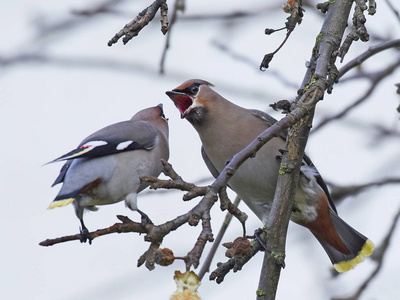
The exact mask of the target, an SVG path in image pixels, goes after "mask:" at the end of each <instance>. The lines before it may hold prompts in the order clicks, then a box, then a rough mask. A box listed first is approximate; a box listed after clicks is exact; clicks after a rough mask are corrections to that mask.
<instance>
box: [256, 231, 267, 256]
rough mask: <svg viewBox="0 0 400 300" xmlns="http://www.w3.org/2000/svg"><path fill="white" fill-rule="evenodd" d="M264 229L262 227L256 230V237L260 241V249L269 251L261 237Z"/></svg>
mask: <svg viewBox="0 0 400 300" xmlns="http://www.w3.org/2000/svg"><path fill="white" fill-rule="evenodd" d="M263 232H264V230H263V229H262V228H258V229H256V230H255V231H254V238H255V239H256V240H257V241H258V242H259V243H260V245H261V249H260V251H268V252H270V251H269V250H268V249H267V245H265V243H264V241H263V239H262V238H261V235H262V234H263Z"/></svg>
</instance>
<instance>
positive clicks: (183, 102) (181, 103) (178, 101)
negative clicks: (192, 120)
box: [173, 94, 193, 115]
mask: <svg viewBox="0 0 400 300" xmlns="http://www.w3.org/2000/svg"><path fill="white" fill-rule="evenodd" d="M173 100H174V103H175V106H176V107H177V108H178V109H179V111H180V113H181V115H184V114H185V112H186V111H187V109H188V108H189V107H190V106H191V105H192V104H193V101H192V98H190V97H189V96H187V95H184V94H182V95H179V94H175V95H174V99H173Z"/></svg>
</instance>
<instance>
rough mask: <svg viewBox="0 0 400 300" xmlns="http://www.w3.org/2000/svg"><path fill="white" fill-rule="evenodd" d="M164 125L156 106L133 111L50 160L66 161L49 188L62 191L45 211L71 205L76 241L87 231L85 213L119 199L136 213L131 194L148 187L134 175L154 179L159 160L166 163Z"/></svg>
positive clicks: (158, 169)
mask: <svg viewBox="0 0 400 300" xmlns="http://www.w3.org/2000/svg"><path fill="white" fill-rule="evenodd" d="M168 157H169V147H168V122H167V119H166V118H165V116H164V112H163V106H162V104H159V105H157V106H154V107H150V108H146V109H143V110H141V111H139V112H138V113H136V114H135V115H134V116H133V117H132V118H131V119H130V120H129V121H123V122H119V123H116V124H112V125H110V126H107V127H105V128H103V129H100V130H99V131H97V132H95V133H93V134H92V135H90V136H88V137H87V138H86V139H84V140H83V141H82V142H81V143H80V144H79V146H78V147H77V148H76V149H75V150H72V151H71V152H69V153H67V154H65V155H63V156H61V157H59V158H57V159H55V160H53V161H51V162H52V163H53V162H58V161H64V160H66V163H65V164H64V166H63V167H62V169H61V171H60V174H59V176H58V177H57V179H56V180H55V182H54V183H53V186H54V185H56V184H58V183H62V187H61V190H60V192H59V193H58V195H57V196H56V198H55V199H54V201H53V202H52V203H51V205H50V206H49V208H54V207H61V206H65V205H68V204H69V203H72V204H73V205H74V207H75V212H76V215H77V217H78V218H79V220H80V223H81V241H82V242H86V240H87V238H88V233H89V231H88V230H87V228H86V226H85V224H84V222H83V213H84V211H85V210H97V209H96V205H106V204H113V203H117V202H120V201H122V200H125V204H126V206H127V207H129V208H130V209H131V210H134V211H138V212H139V213H140V214H141V215H142V217H147V216H146V215H145V214H144V213H143V212H141V211H140V210H139V209H138V208H137V194H138V193H140V192H141V191H142V190H143V189H145V188H146V187H147V186H148V184H147V183H146V182H142V181H141V180H140V176H155V177H157V176H158V175H160V173H161V171H162V169H163V166H162V163H161V159H164V160H168Z"/></svg>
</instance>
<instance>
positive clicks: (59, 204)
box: [48, 198, 75, 209]
mask: <svg viewBox="0 0 400 300" xmlns="http://www.w3.org/2000/svg"><path fill="white" fill-rule="evenodd" d="M74 201H75V198H62V199H58V198H56V199H54V200H53V202H51V204H50V205H49V207H48V209H52V208H56V207H63V206H66V205H68V204H70V203H72V202H74Z"/></svg>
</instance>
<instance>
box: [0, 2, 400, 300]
mask: <svg viewBox="0 0 400 300" xmlns="http://www.w3.org/2000/svg"><path fill="white" fill-rule="evenodd" d="M81 2H82V1H49V0H41V1H34V2H33V1H27V0H19V1H1V3H0V36H1V41H0V57H11V56H13V55H16V54H18V53H30V52H31V53H37V52H39V53H41V54H44V55H49V56H50V57H55V58H56V57H58V58H63V59H69V60H71V61H74V60H75V61H76V60H79V61H81V60H82V63H78V64H72V63H67V64H63V65H60V64H46V63H23V64H18V65H14V66H10V67H5V66H2V67H1V69H0V136H1V138H2V142H1V145H2V146H1V149H2V150H1V155H0V195H1V202H0V222H1V225H0V238H1V245H0V297H1V298H2V299H74V300H78V299H118V300H119V299H168V297H169V295H170V294H172V293H173V292H174V290H175V283H174V281H173V279H172V277H173V273H174V270H176V269H179V270H181V271H184V265H183V263H181V262H176V263H175V264H174V265H172V266H170V267H166V268H165V267H159V266H157V267H156V269H155V270H154V271H152V272H149V271H148V270H147V269H146V268H145V267H144V266H143V267H141V268H137V267H136V263H137V259H138V258H139V256H140V255H141V254H142V253H143V252H144V251H145V250H146V249H147V247H148V244H147V243H144V242H143V236H138V235H137V234H121V235H117V234H114V235H111V236H107V237H101V238H98V239H96V240H94V242H93V244H92V245H91V246H89V245H86V244H80V243H79V242H69V243H64V244H59V245H55V246H53V247H49V248H44V247H41V246H39V245H38V243H39V242H40V241H42V240H45V239H47V238H54V237H59V236H63V235H69V234H75V233H77V232H78V227H79V222H78V219H77V218H76V217H75V214H74V212H73V208H72V206H70V207H66V208H62V209H55V210H47V209H46V208H47V206H48V205H49V204H50V202H51V201H52V200H53V198H54V197H55V195H56V194H57V191H58V189H59V187H54V188H50V185H51V184H52V183H53V181H54V179H55V178H56V176H57V175H58V171H59V169H60V167H61V164H52V165H46V166H43V164H44V163H46V162H48V161H50V160H52V159H54V158H56V157H58V156H60V155H62V154H64V153H66V152H68V151H70V150H71V149H73V148H74V147H75V146H76V145H78V143H79V142H80V141H81V140H82V139H83V138H85V137H86V136H88V135H89V134H91V133H92V132H94V131H95V130H97V129H100V128H101V127H104V126H106V125H109V124H111V123H115V122H119V121H122V120H126V119H129V118H130V117H131V116H132V115H133V114H134V113H136V112H137V111H138V110H140V109H142V108H145V107H149V106H153V105H156V104H158V103H160V102H162V103H164V108H165V114H166V115H167V117H169V119H170V122H169V124H170V148H171V157H170V162H171V163H172V164H173V166H174V167H175V169H176V171H177V172H178V173H179V174H180V175H181V176H183V178H184V179H186V180H187V181H196V180H199V179H203V178H205V177H207V176H208V171H207V169H206V167H205V166H204V165H203V161H202V159H201V155H200V141H199V138H198V136H197V134H196V132H195V131H194V129H193V128H192V127H191V125H190V124H189V123H188V122H187V121H185V120H181V119H180V118H179V112H178V111H177V110H176V108H175V107H174V105H173V103H172V102H171V101H170V100H169V98H168V97H167V96H166V95H165V94H164V92H165V91H167V90H170V89H173V88H175V87H176V86H178V85H179V84H180V83H181V82H183V81H185V80H186V79H190V78H202V79H205V80H208V81H210V82H212V83H213V84H214V85H215V89H216V90H217V91H218V92H219V93H221V94H222V95H224V96H225V97H226V98H228V99H230V100H231V101H233V102H235V103H237V104H239V105H242V106H244V107H248V108H258V109H261V110H266V109H268V105H269V104H270V103H273V102H275V101H277V100H280V99H289V100H292V99H293V97H294V96H295V95H296V86H299V85H300V83H301V81H302V78H303V75H304V73H305V70H306V69H305V62H306V61H307V60H308V59H309V58H310V55H311V47H312V45H313V44H314V41H315V37H316V36H317V35H318V33H319V30H320V27H321V21H322V18H320V16H319V12H317V11H316V10H315V9H311V8H307V11H306V13H305V17H304V21H303V23H302V24H301V25H300V26H299V27H298V28H296V30H295V31H294V33H293V34H292V37H291V38H290V39H289V41H288V43H287V44H286V45H285V47H284V48H283V49H282V50H281V51H280V52H279V53H278V54H277V55H276V57H275V58H274V60H273V61H272V63H271V64H270V69H268V70H267V71H266V72H264V73H262V72H260V71H259V70H258V64H259V62H260V61H261V59H262V57H263V56H264V54H265V53H267V52H272V51H273V50H274V49H275V48H276V47H277V46H278V45H279V43H280V42H281V40H282V39H283V36H284V32H281V33H275V34H273V35H271V36H265V35H264V34H263V32H264V29H265V28H266V27H270V28H278V27H281V26H282V25H283V23H284V22H285V21H286V20H285V19H286V17H287V16H286V15H285V14H284V13H283V12H281V11H274V12H268V11H265V14H264V15H262V16H257V17H254V18H253V19H250V18H246V19H242V21H241V22H240V23H231V22H229V21H225V22H224V21H222V22H221V21H216V20H211V21H201V22H200V21H183V20H181V21H180V20H179V19H178V22H177V23H176V26H175V27H174V28H173V32H172V39H171V47H170V50H169V52H168V57H167V63H166V74H165V75H164V76H160V75H159V74H158V67H159V61H160V57H161V53H162V49H163V46H164V42H165V37H164V36H162V34H161V33H160V32H159V21H158V20H154V22H153V23H152V24H151V25H149V26H148V27H147V28H145V29H144V30H143V31H142V32H141V33H140V35H139V36H138V37H136V38H134V39H133V40H131V41H130V42H129V43H128V44H127V45H125V46H123V45H122V41H120V42H119V43H118V44H116V45H114V46H112V47H111V48H110V47H108V46H107V42H108V40H109V39H110V38H112V37H113V36H114V34H115V33H116V32H118V31H119V30H120V29H121V28H122V27H123V26H124V25H125V24H126V23H128V22H129V21H130V20H131V19H132V18H133V17H134V16H136V14H137V12H139V11H141V10H142V9H143V8H144V7H145V6H147V5H148V4H149V3H150V2H151V1H134V2H133V3H131V4H130V5H128V4H125V5H121V6H120V11H121V12H122V11H124V12H125V15H120V14H116V15H103V16H101V17H96V18H93V19H91V20H89V21H85V19H84V18H80V17H76V20H77V21H78V20H80V21H82V25H80V26H81V27H80V28H79V29H77V30H73V31H58V32H57V33H56V34H54V35H48V36H46V37H45V38H38V36H37V35H36V33H37V31H36V27H35V25H34V24H35V22H38V21H39V20H40V21H41V22H44V23H46V22H49V24H51V23H52V22H57V21H60V20H64V19H68V18H70V15H69V12H70V11H71V9H84V8H87V7H90V3H96V2H97V1H90V2H88V1H86V3H85V4H81ZM265 2H266V1H250V2H249V1H242V2H240V3H239V2H238V3H237V4H233V3H232V1H218V4H215V3H216V2H215V1H201V2H200V1H190V0H188V1H187V9H186V12H185V15H188V16H189V15H192V14H197V13H209V12H210V11H211V10H213V11H214V12H220V13H227V12H234V11H239V10H242V9H244V10H249V9H246V7H250V6H251V7H260V9H261V8H262V9H264V8H265V4H264V3H265ZM282 3H283V1H282ZM392 3H393V4H394V5H396V6H397V9H400V5H399V4H398V3H397V1H394V0H393V1H392ZM271 5H272V4H271ZM274 5H280V2H279V1H274ZM251 11H253V9H251ZM170 12H172V3H171V4H170ZM35 20H36V21H35ZM367 20H368V21H367V29H369V32H370V34H371V40H372V41H371V42H370V43H367V44H365V43H361V42H357V43H355V44H354V45H353V47H352V48H351V49H350V51H349V53H348V54H347V56H346V59H345V63H346V62H348V61H350V60H351V59H352V58H354V57H355V56H357V55H358V54H359V53H361V52H363V51H365V50H366V49H367V47H368V46H371V45H374V44H377V43H378V42H377V41H376V40H374V36H375V35H376V36H384V37H387V36H389V37H392V38H399V36H400V23H399V22H398V20H396V19H395V17H394V15H393V13H392V12H391V11H389V10H388V8H387V6H386V4H385V2H379V3H378V13H377V14H376V15H375V16H374V17H367ZM214 41H218V42H220V43H222V44H225V45H227V46H228V47H230V48H232V49H233V50H234V51H235V52H237V53H240V54H241V55H243V56H244V57H246V58H248V59H249V60H251V61H253V62H254V65H249V64H246V63H243V62H238V61H237V60H235V59H234V58H232V57H230V56H229V55H227V54H226V53H223V52H221V51H220V50H218V49H217V48H216V47H214V46H213V45H212V44H213V42H214ZM397 57H398V54H397V55H394V52H390V51H388V52H386V53H383V54H380V55H378V56H377V57H376V59H372V60H370V61H368V62H367V63H366V64H365V68H366V70H376V68H377V65H378V68H382V67H384V66H385V65H387V64H388V63H390V62H391V61H392V60H393V59H397ZM92 60H96V61H97V60H99V61H102V62H104V63H105V64H106V63H115V64H118V65H123V66H124V67H123V68H114V69H113V68H107V67H102V68H96V67H88V66H87V65H84V63H90V62H91V61H92ZM273 72H279V73H280V74H281V75H282V76H283V77H284V78H285V79H286V80H288V81H289V82H292V83H293V84H294V86H288V85H287V84H285V83H283V82H282V81H281V80H279V79H277V78H276V77H274V76H273V75H272V74H273ZM399 75H400V72H399V71H397V72H395V73H394V74H393V75H392V76H390V77H388V78H387V79H386V80H385V81H384V82H383V83H382V84H381V85H379V88H378V89H377V90H376V91H375V92H374V94H373V96H372V97H371V99H369V100H368V101H367V102H365V103H364V104H362V106H360V108H359V109H357V110H356V111H354V112H352V113H350V114H349V115H348V116H347V117H346V118H345V119H344V120H341V121H336V122H333V123H331V124H330V125H329V126H327V127H325V128H324V129H323V130H321V131H319V132H318V133H317V134H315V135H312V136H311V138H310V140H309V144H308V147H307V152H308V154H309V155H310V156H311V157H312V159H313V161H314V163H315V164H316V165H317V167H318V169H319V171H320V172H321V174H322V175H323V176H324V177H325V178H326V179H327V180H329V181H332V182H334V183H337V184H342V185H348V184H358V183H364V182H368V181H371V180H376V179H382V178H386V177H395V176H397V177H399V176H400V156H399V149H400V141H399V138H398V137H397V138H394V137H392V138H388V139H382V140H379V142H376V141H374V138H376V132H372V133H371V130H365V128H364V127H362V126H359V125H360V124H368V123H374V124H381V125H382V126H384V127H385V128H389V129H393V128H396V129H397V130H398V118H399V117H398V114H397V113H396V110H395V109H396V107H397V106H398V104H399V96H398V95H396V94H395V88H394V84H395V83H399V82H400V80H399V79H400V76H399ZM367 86H368V83H367V82H365V81H363V82H359V84H357V85H354V84H345V83H344V84H340V85H337V86H335V87H334V92H333V94H332V95H329V96H326V97H325V100H324V101H322V102H321V103H319V104H318V109H317V113H316V121H315V124H317V123H318V121H319V120H321V118H323V116H328V115H331V114H333V113H334V112H338V111H340V110H341V109H342V108H344V107H346V106H347V105H349V104H350V103H351V102H352V101H354V100H355V99H358V97H359V96H360V95H361V94H362V93H363V92H364V91H365V88H366V87H367ZM274 116H275V117H277V118H280V117H281V115H280V114H279V113H274ZM366 128H369V127H368V125H367V127H366ZM208 182H209V183H211V182H212V181H211V178H210V180H209V181H208ZM399 192H400V188H399V186H395V185H390V186H385V187H379V188H375V187H374V188H371V189H369V190H367V191H366V192H363V193H361V194H359V195H358V196H357V197H351V198H349V199H346V200H345V202H344V203H343V204H341V205H340V206H339V207H338V210H339V214H340V215H341V216H342V218H344V219H345V220H346V221H347V222H348V223H349V224H351V225H352V226H354V227H355V228H357V229H358V230H359V231H360V232H362V233H364V234H365V235H367V236H368V237H369V238H370V239H371V240H372V241H374V242H375V244H376V246H379V245H380V243H381V241H382V239H383V237H384V235H385V234H386V232H387V230H388V228H389V227H390V225H391V220H392V217H393V215H394V214H395V213H396V212H397V211H398V209H399V207H400V203H399V201H398V200H399ZM181 197H182V193H180V192H168V194H163V193H162V192H161V191H150V192H149V193H148V194H146V195H144V194H143V195H142V196H141V195H139V207H140V208H141V209H142V210H143V211H145V212H146V213H148V214H149V215H150V217H151V218H152V220H153V221H154V222H155V223H162V222H165V221H167V220H170V219H172V218H174V217H175V216H177V215H178V214H182V213H184V212H186V211H188V210H189V209H190V208H191V207H193V206H194V205H195V203H197V201H198V200H193V201H192V203H191V202H189V203H184V202H183V201H181ZM241 208H242V209H243V210H245V211H246V212H248V214H249V216H250V218H249V222H248V230H249V231H250V232H251V231H252V230H254V229H256V228H257V227H258V226H260V225H261V224H260V222H259V221H258V220H257V219H256V217H255V216H254V215H253V214H252V213H251V212H250V211H249V210H248V209H247V208H246V207H244V205H242V206H241ZM116 214H122V215H127V216H129V217H131V218H132V219H134V220H139V216H138V214H135V213H133V212H131V211H129V210H128V209H126V208H125V207H124V204H123V203H119V204H116V205H113V206H107V207H101V208H100V210H99V211H98V212H97V213H88V214H86V215H85V222H86V224H87V226H88V228H89V229H91V230H95V229H98V228H105V227H108V226H110V225H112V224H114V223H115V222H116V221H117V219H116V218H115V215H116ZM224 216H225V213H221V212H220V210H219V207H218V205H215V207H214V208H213V210H212V226H213V230H214V234H215V235H216V234H217V231H218V229H219V226H220V224H221V222H222V220H223V218H224ZM199 232H200V226H199V227H198V228H192V227H188V226H184V227H183V228H180V229H178V230H177V231H175V232H173V233H172V234H171V235H169V236H168V237H167V238H166V239H165V242H164V244H163V247H168V248H170V249H172V250H173V251H174V253H175V254H176V255H177V256H183V255H185V254H186V253H187V252H188V251H189V250H191V248H192V247H193V245H194V243H195V241H196V238H197V236H198V234H199ZM240 233H241V231H240V225H239V224H238V222H236V221H234V222H233V224H232V227H230V229H229V232H228V233H227V235H226V237H225V238H224V241H232V240H233V239H234V238H235V237H237V236H239V235H240ZM399 243H400V231H399V230H398V229H397V230H396V232H395V235H394V237H393V240H392V246H391V248H390V250H389V252H388V253H387V256H386V258H385V262H384V265H383V268H382V270H381V274H380V275H379V276H378V277H377V279H375V280H374V281H373V282H372V283H371V284H370V285H369V287H368V290H367V291H366V293H365V294H364V296H363V297H362V299H397V297H398V296H399V295H400V287H399V284H398V283H399V282H400V273H399V272H398V269H399V267H400V260H399V257H398V249H397V245H399ZM208 246H210V245H208ZM208 248H209V247H207V249H208ZM223 253H224V250H223V249H221V250H220V251H219V252H218V253H217V257H216V258H215V261H214V264H213V266H214V267H215V265H216V262H217V261H226V258H225V257H224V255H223ZM261 262H262V254H259V255H257V256H256V257H255V258H254V259H253V260H252V261H251V262H250V263H248V264H247V265H246V266H245V267H244V270H243V271H241V272H238V273H236V274H233V273H230V274H229V275H227V276H226V278H225V281H224V282H223V283H222V284H221V285H217V284H216V283H215V282H209V281H208V280H206V279H205V280H204V281H203V283H202V286H201V288H200V290H199V293H200V294H201V295H202V296H203V298H204V299H211V300H213V299H222V298H224V299H225V298H226V299H228V298H232V299H254V298H255V291H256V289H257V285H258V279H259V271H260V268H261V266H260V265H261ZM373 267H374V262H373V261H372V260H371V259H367V261H366V262H365V263H363V264H361V265H359V266H358V267H357V268H356V269H355V270H353V271H351V272H349V273H346V274H344V275H341V276H339V277H338V278H333V277H331V273H330V270H331V269H330V268H331V265H330V261H329V259H328V257H327V256H326V254H325V253H324V251H323V249H322V247H320V246H319V244H318V242H317V241H316V240H315V239H314V238H313V237H312V235H311V234H310V233H309V232H308V231H307V230H304V229H303V228H300V227H299V226H297V225H293V224H291V226H290V228H289V233H288V243H287V258H286V268H285V269H284V270H283V271H282V273H281V281H280V284H279V289H278V299H293V298H296V299H328V297H330V296H336V297H339V296H349V295H351V294H352V293H353V292H354V291H355V289H356V288H358V286H359V283H360V282H362V280H363V279H364V278H366V277H367V276H368V275H369V273H370V272H371V271H372V270H373ZM207 276H208V275H206V277H207Z"/></svg>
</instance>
